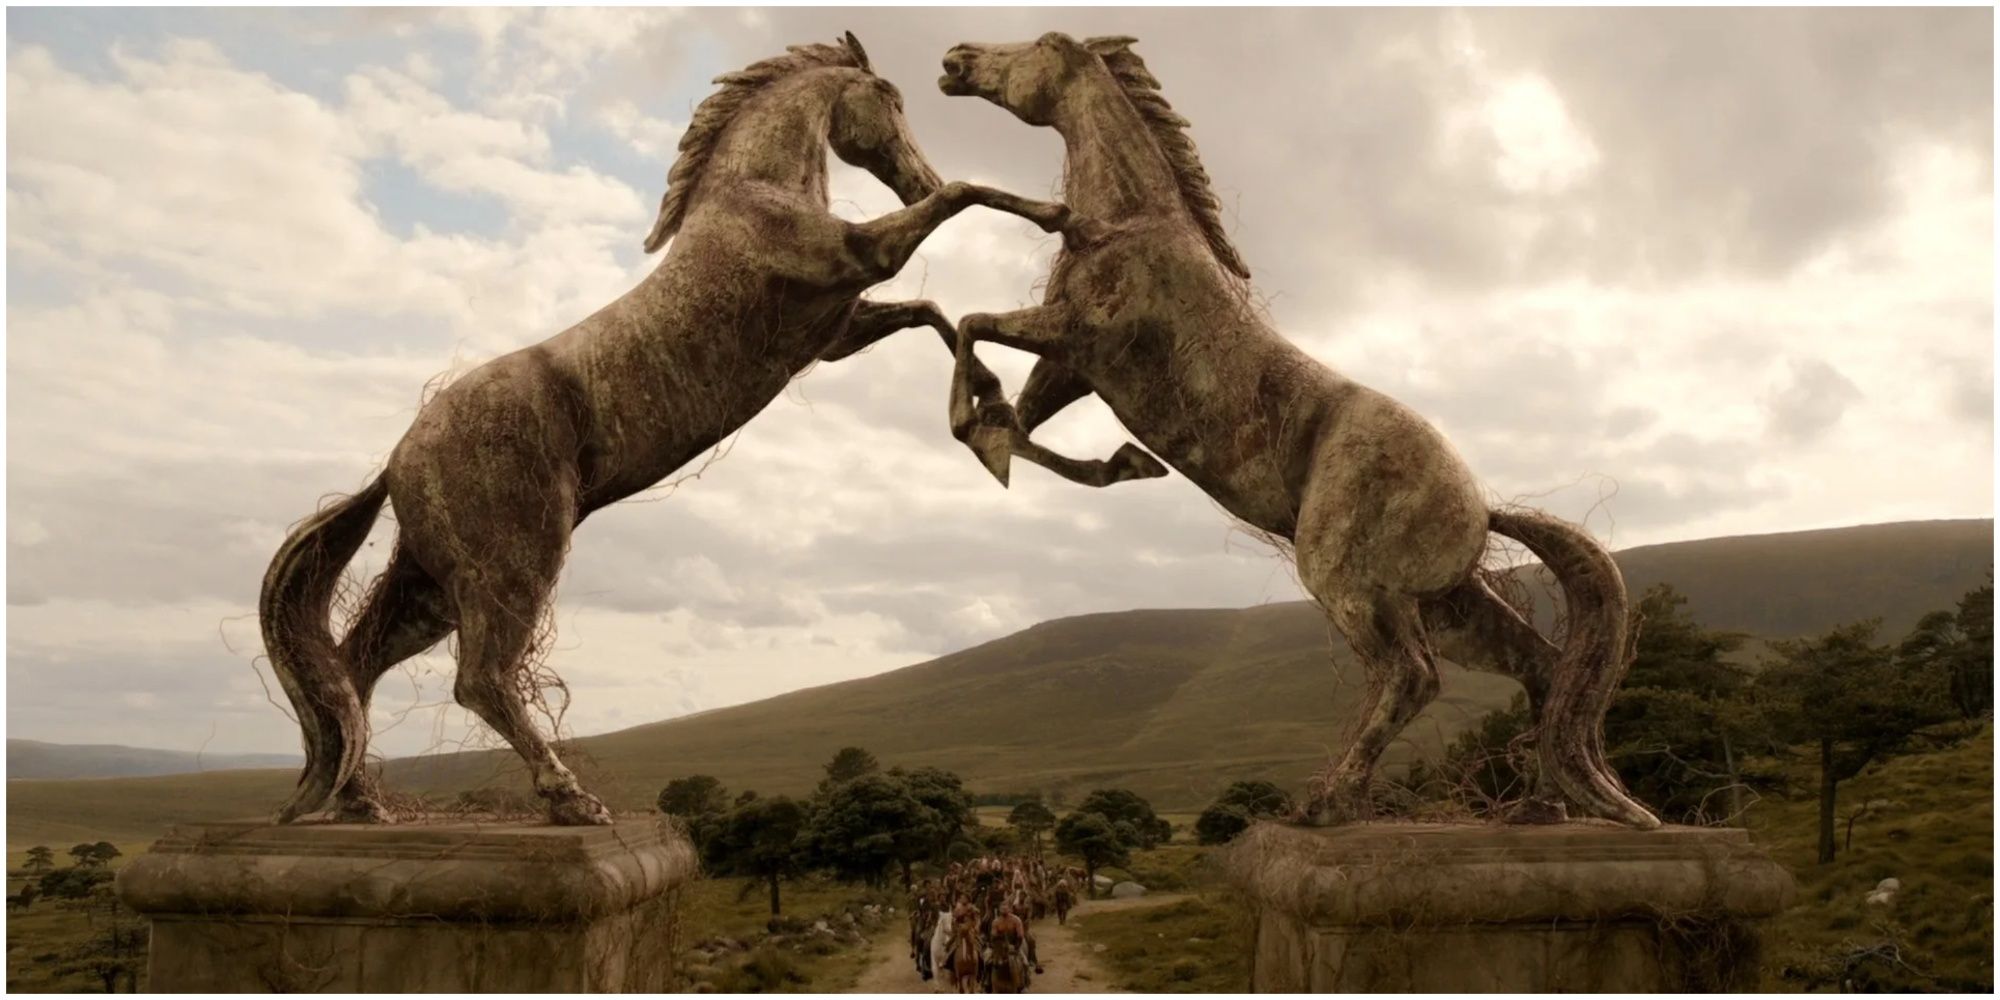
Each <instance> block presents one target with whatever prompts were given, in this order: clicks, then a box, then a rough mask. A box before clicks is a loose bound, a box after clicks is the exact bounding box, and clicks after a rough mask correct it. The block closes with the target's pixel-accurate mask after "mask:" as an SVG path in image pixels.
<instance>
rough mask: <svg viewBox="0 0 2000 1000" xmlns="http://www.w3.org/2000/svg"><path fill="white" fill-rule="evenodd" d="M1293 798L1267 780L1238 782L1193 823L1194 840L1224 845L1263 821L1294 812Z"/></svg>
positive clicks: (1226, 790) (1217, 798) (1225, 790)
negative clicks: (1251, 825) (1254, 824)
mask: <svg viewBox="0 0 2000 1000" xmlns="http://www.w3.org/2000/svg"><path fill="white" fill-rule="evenodd" d="M1292 809H1293V806H1292V797H1291V796H1290V795H1287V794H1285V792H1284V790H1283V789H1281V788H1279V787H1278V786H1276V785H1274V784H1271V783H1270V782H1268V781H1239V782H1236V783H1235V784H1233V785H1230V786H1229V787H1228V788H1226V789H1224V790H1223V792H1222V794H1221V795H1219V796H1216V799H1215V801H1214V802H1213V803H1210V804H1209V807H1208V808H1207V809H1203V810H1202V811H1201V815H1200V816H1199V817H1196V819H1195V821H1194V836H1195V839H1196V840H1198V841H1200V842H1201V843H1204V844H1221V843H1226V842H1228V841H1230V840H1233V839H1235V837H1236V835H1237V834H1239V833H1242V832H1243V831H1244V830H1247V829H1249V828H1250V824H1251V823H1254V822H1256V821H1258V820H1260V819H1280V818H1283V817H1285V816H1289V815H1291V813H1292Z"/></svg>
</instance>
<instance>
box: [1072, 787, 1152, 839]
mask: <svg viewBox="0 0 2000 1000" xmlns="http://www.w3.org/2000/svg"><path fill="white" fill-rule="evenodd" d="M1075 812H1079V813H1096V814H1097V815H1099V816H1102V817H1104V819H1105V820H1106V822H1108V823H1109V824H1110V825H1111V826H1112V827H1113V828H1114V829H1116V828H1117V825H1118V824H1119V823H1120V822H1123V823H1126V824H1128V826H1127V830H1128V831H1129V832H1128V833H1126V834H1125V835H1124V836H1125V843H1126V846H1128V847H1141V848H1152V847H1155V846H1158V845H1160V844H1163V843H1166V842H1167V840H1168V839H1169V838H1171V837H1172V836H1173V835H1174V828H1173V825H1172V824H1170V823H1168V822H1167V821H1166V820H1163V819H1161V818H1160V817H1159V816H1157V815H1155V814H1154V813H1153V805H1152V803H1150V802H1147V801H1146V800H1145V799H1142V798H1140V797H1139V796H1138V795H1137V794H1134V793H1133V792H1130V791H1127V790H1125V789H1123V788H1100V789H1098V790H1096V791H1094V792H1091V793H1090V794H1089V795H1086V796H1084V799H1083V801H1082V802H1079V803H1077V806H1076V809H1075Z"/></svg>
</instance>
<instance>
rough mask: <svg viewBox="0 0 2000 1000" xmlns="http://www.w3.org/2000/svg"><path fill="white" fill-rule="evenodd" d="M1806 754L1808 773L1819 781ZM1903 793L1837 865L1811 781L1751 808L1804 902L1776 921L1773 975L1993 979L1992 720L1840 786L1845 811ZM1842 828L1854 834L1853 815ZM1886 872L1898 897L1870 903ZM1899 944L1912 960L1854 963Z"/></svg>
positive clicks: (1877, 980) (1886, 985)
mask: <svg viewBox="0 0 2000 1000" xmlns="http://www.w3.org/2000/svg"><path fill="white" fill-rule="evenodd" d="M1809 772H1810V766H1809V764H1808V763H1807V762H1803V761H1802V762H1801V766H1800V773H1799V778H1800V781H1799V784H1800V787H1801V788H1802V789H1811V788H1813V787H1814V778H1813V776H1812V775H1811V774H1810V773H1809ZM1875 800H1887V801H1889V802H1890V803H1893V805H1891V806H1890V807H1889V808H1888V809H1886V810H1885V811H1884V812H1883V813H1882V815H1880V816H1879V817H1874V818H1868V819H1863V820H1861V821H1860V822H1859V823H1857V824H1856V825H1855V827H1854V839H1853V843H1852V844H1851V845H1849V846H1846V847H1844V848H1843V849H1842V850H1841V852H1840V853H1839V854H1838V856H1836V857H1835V859H1834V861H1833V863H1832V864H1828V865H1820V864H1817V863H1815V862H1816V858H1817V837H1818V829H1819V827H1818V824H1817V816H1818V809H1819V803H1818V800H1817V799H1815V798H1814V797H1812V795H1811V794H1810V793H1809V792H1804V793H1802V794H1800V795H1799V796H1798V797H1797V798H1794V799H1789V800H1787V799H1770V800H1766V801H1764V802H1760V803H1758V804H1756V805H1755V806H1752V807H1751V810H1750V812H1749V815H1748V820H1749V824H1750V827H1751V829H1752V830H1753V832H1754V833H1755V835H1756V837H1757V841H1758V843H1759V844H1761V845H1763V847H1764V849H1765V850H1767V851H1769V852H1770V853H1771V856H1772V858H1773V859H1775V860H1776V861H1778V862H1779V863H1780V864H1782V865H1784V866H1785V867H1786V868H1789V869H1791V871H1792V874H1793V875H1794V877H1796V878H1797V879H1798V883H1799V899H1798V905H1797V906H1795V907H1793V908H1792V909H1791V910H1789V911H1787V912H1785V913H1783V914H1781V915H1779V916H1778V917H1776V918H1775V919H1773V920H1772V921H1771V923H1770V925H1769V926H1768V927H1767V929H1766V935H1765V941H1766V942H1767V944H1766V952H1767V953H1766V956H1765V961H1764V967H1765V970H1766V977H1767V979H1766V986H1767V988H1770V989H1800V988H1806V987H1816V988H1819V989H1826V988H1828V987H1831V986H1833V985H1834V983H1835V982H1836V981H1837V979H1839V978H1846V979H1851V980H1853V981H1854V982H1855V984H1856V986H1857V987H1858V988H1857V989H1856V990H1855V992H1879V991H1887V990H1893V991H1897V992H1902V991H1908V990H1925V991H1932V990H1946V991H1952V992H1959V991H1965V992H1980V993H1984V992H1990V991H1991V990H1992V988H1993V728H1992V726H1991V725H1990V724H1989V725H1988V726H1987V727H1986V729H1985V731H1984V732H1982V733H1980V734H1979V735H1978V736H1976V737H1975V738H1973V739H1971V740H1969V741H1967V742H1965V743H1963V744H1960V745H1959V746H1956V747H1951V748H1949V749H1944V750H1939V751H1936V752H1932V753H1921V754H1912V755H1909V756H1905V757H1896V758H1891V759H1890V760H1887V761H1883V762H1881V763H1879V764H1875V765H1872V766H1870V767H1869V768H1868V769H1867V770H1866V771H1863V772H1862V773H1861V774H1860V775H1858V776H1857V777H1855V778H1854V779H1852V780H1850V781H1846V782H1843V783H1842V784H1841V786H1840V796H1839V807H1840V809H1839V813H1838V816H1839V818H1840V819H1841V820H1842V821H1843V823H1844V821H1845V819H1846V817H1847V816H1848V815H1849V814H1850V813H1852V812H1853V811H1854V810H1855V809H1856V808H1858V807H1860V806H1861V805H1862V804H1864V803H1867V802H1870V801H1875ZM1836 833H1837V835H1839V836H1842V837H1843V839H1844V836H1845V827H1844V825H1843V826H1842V827H1841V828H1839V829H1837V831H1836ZM1885 878H1894V879H1898V880H1900V881H1901V882H1902V884H1903V886H1902V889H1901V890H1900V891H1899V892H1897V894H1896V898H1895V902H1894V903H1893V904H1892V905H1889V906H1876V905H1870V904H1869V903H1868V902H1867V897H1868V892H1869V890H1871V889H1873V888H1875V885H1876V883H1878V882H1880V881H1881V880H1883V879H1885ZM1884 942H1889V943H1893V944H1894V945H1895V946H1896V948H1897V952H1898V954H1899V956H1900V958H1901V959H1902V961H1903V962H1904V963H1907V964H1905V965H1898V964H1896V963H1893V962H1890V961H1886V960H1884V959H1882V958H1873V959H1865V960H1860V961H1854V962H1853V963H1852V966H1851V967H1850V965H1849V962H1850V960H1852V959H1853V958H1854V956H1856V955H1858V954H1860V953H1862V952H1864V951H1866V950H1869V949H1872V948H1875V947H1878V946H1879V945H1881V944H1883V943H1884Z"/></svg>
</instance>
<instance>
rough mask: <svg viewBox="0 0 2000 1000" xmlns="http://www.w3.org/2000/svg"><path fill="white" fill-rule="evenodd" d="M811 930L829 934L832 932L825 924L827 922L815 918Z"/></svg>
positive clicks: (816, 932)
mask: <svg viewBox="0 0 2000 1000" xmlns="http://www.w3.org/2000/svg"><path fill="white" fill-rule="evenodd" d="M812 931H813V933H814V934H831V933H833V928H832V927H829V926H827V922H826V921H824V920H815V921H813V926H812Z"/></svg>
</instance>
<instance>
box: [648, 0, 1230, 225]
mask: <svg viewBox="0 0 2000 1000" xmlns="http://www.w3.org/2000/svg"><path fill="white" fill-rule="evenodd" d="M815 69H858V70H861V71H863V72H866V73H869V74H871V75H872V74H873V73H874V72H875V71H874V69H873V68H871V67H870V66H869V65H868V53H867V52H864V51H862V48H861V43H860V42H859V41H856V40H855V38H854V35H853V34H852V33H849V34H848V35H846V36H844V37H843V38H842V39H841V44H839V45H822V44H819V43H813V44H810V45H792V46H788V47H786V49H785V54H784V55H781V56H772V57H771V58H769V59H765V60H762V61H759V62H754V63H751V64H750V65H748V66H746V67H744V68H742V69H740V70H737V71H735V72H733V73H724V74H723V75H721V76H718V77H716V78H715V79H714V80H713V81H711V82H712V83H717V84H720V85H721V86H722V89H721V90H718V91H716V92H715V93H713V94H710V95H709V96H708V97H706V98H704V99H703V100H702V102H701V103H700V104H699V105H696V107H695V109H694V118H693V119H692V120H690V121H689V122H688V127H687V131H685V132H683V133H681V141H680V144H679V146H678V147H677V148H678V150H679V151H680V156H679V157H678V158H677V159H675V160H674V165H673V167H672V168H671V169H669V170H668V171H667V193H666V194H665V195H664V196H663V197H661V198H660V215H659V218H657V219H655V220H654V221H653V231H652V232H650V233H647V234H646V242H645V250H646V252H647V253H652V252H654V251H656V250H658V249H660V248H661V247H663V246H666V245H667V239H668V238H669V237H671V236H673V235H674V233H676V232H678V231H679V230H680V228H681V220H683V219H685V218H687V212H688V206H689V204H690V203H691V202H692V200H693V199H694V194H695V190H696V188H697V187H698V185H699V183H700V181H701V174H702V170H703V169H704V168H706V167H707V166H708V160H709V156H710V155H711V154H713V153H714V152H715V146H716V143H717V142H718V141H719V140H720V139H721V138H722V134H723V133H724V132H726V131H728V130H729V126H730V124H731V123H732V122H734V121H735V120H736V116H737V114H738V113H740V112H741V111H742V110H743V107H744V106H745V105H747V104H749V103H750V100H751V99H752V98H754V97H756V96H757V95H758V94H760V93H762V92H763V91H764V90H765V88H767V87H769V86H771V85H772V84H774V83H776V82H778V81H780V80H784V79H787V78H789V77H792V76H796V75H797V74H799V73H803V72H806V71H807V70H815ZM1196 169H1200V168H1199V167H1197V168H1196Z"/></svg>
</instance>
